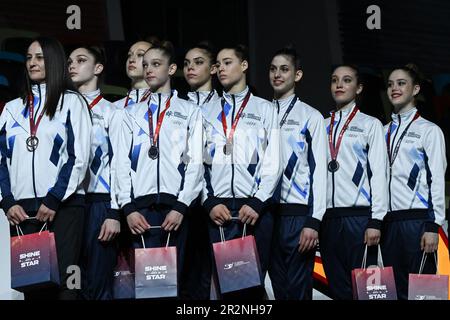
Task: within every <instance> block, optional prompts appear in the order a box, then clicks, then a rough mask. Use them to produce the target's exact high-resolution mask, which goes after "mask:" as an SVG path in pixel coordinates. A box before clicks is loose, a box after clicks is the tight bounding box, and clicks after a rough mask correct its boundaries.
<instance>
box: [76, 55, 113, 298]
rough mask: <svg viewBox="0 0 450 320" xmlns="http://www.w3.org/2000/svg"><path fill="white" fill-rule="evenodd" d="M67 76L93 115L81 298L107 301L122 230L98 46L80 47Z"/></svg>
mask: <svg viewBox="0 0 450 320" xmlns="http://www.w3.org/2000/svg"><path fill="white" fill-rule="evenodd" d="M68 66H69V74H70V77H71V79H72V81H73V83H74V84H75V85H76V86H77V88H78V91H79V92H80V93H81V94H82V95H83V96H84V98H85V99H86V100H87V102H88V103H89V109H90V110H91V113H92V121H93V127H92V144H91V155H90V162H89V170H88V175H87V177H86V180H85V190H86V213H85V229H84V239H83V240H84V241H83V253H82V257H81V268H82V287H81V288H82V290H81V292H82V295H83V297H84V298H85V299H86V300H111V299H112V297H113V295H112V281H113V268H114V265H115V263H116V258H117V250H116V243H115V242H114V241H113V240H114V239H115V237H116V235H117V234H118V233H119V232H120V222H119V215H118V212H117V210H113V208H116V207H117V206H114V204H113V205H112V206H111V202H112V201H115V195H114V193H112V192H111V191H112V190H113V186H112V185H111V181H112V179H111V177H112V176H114V174H113V170H111V165H112V163H113V162H112V160H113V159H112V157H113V154H114V151H113V149H115V148H113V146H117V140H118V134H119V129H120V127H119V126H118V125H117V124H114V121H113V119H114V112H115V111H116V110H117V109H118V108H117V107H116V106H114V105H113V104H112V103H110V102H109V101H107V100H105V99H104V98H103V96H102V94H101V92H100V89H99V84H100V81H101V78H102V75H103V71H104V66H105V58H104V55H103V53H102V51H101V49H100V48H97V47H79V48H77V49H75V50H74V51H72V53H71V54H70V56H69V60H68Z"/></svg>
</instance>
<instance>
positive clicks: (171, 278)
mask: <svg viewBox="0 0 450 320" xmlns="http://www.w3.org/2000/svg"><path fill="white" fill-rule="evenodd" d="M151 228H161V227H151ZM141 239H142V246H143V249H136V250H135V251H134V254H135V293H136V299H146V298H166V297H177V296H178V279H177V248H176V247H175V246H171V247H169V240H170V232H169V234H168V236H167V242H166V246H165V247H160V248H145V242H144V237H143V236H142V235H141Z"/></svg>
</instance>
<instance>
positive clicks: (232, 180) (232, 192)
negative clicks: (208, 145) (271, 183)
mask: <svg viewBox="0 0 450 320" xmlns="http://www.w3.org/2000/svg"><path fill="white" fill-rule="evenodd" d="M231 98H232V99H233V112H232V113H231V123H233V121H234V112H235V108H236V97H235V96H234V94H232V95H231ZM226 138H227V137H226V136H225V139H226ZM233 147H234V146H233ZM233 149H234V148H233ZM233 149H232V151H231V194H232V195H233V203H234V200H235V198H236V195H235V193H234V154H233ZM233 209H235V208H233Z"/></svg>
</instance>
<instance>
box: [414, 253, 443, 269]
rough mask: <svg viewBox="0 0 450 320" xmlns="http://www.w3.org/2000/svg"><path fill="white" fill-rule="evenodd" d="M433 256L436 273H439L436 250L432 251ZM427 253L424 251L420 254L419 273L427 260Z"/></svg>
mask: <svg viewBox="0 0 450 320" xmlns="http://www.w3.org/2000/svg"><path fill="white" fill-rule="evenodd" d="M433 256H434V263H435V264H436V274H438V273H439V266H438V260H437V257H436V251H434V252H433ZM427 257H428V254H427V253H426V252H425V251H424V252H423V254H422V261H421V262H420V268H419V274H422V272H423V268H424V267H425V263H426V262H427Z"/></svg>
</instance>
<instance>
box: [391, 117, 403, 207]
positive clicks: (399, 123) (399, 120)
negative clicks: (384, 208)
mask: <svg viewBox="0 0 450 320" xmlns="http://www.w3.org/2000/svg"><path fill="white" fill-rule="evenodd" d="M401 124H402V118H401V117H400V115H398V128H397V131H396V132H395V135H394V139H392V141H391V146H390V147H391V150H389V153H390V154H391V157H392V151H393V149H394V141H395V138H396V137H397V134H398V132H399V131H400V126H401ZM392 165H393V163H391V159H389V211H391V212H392V196H391V182H392Z"/></svg>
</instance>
